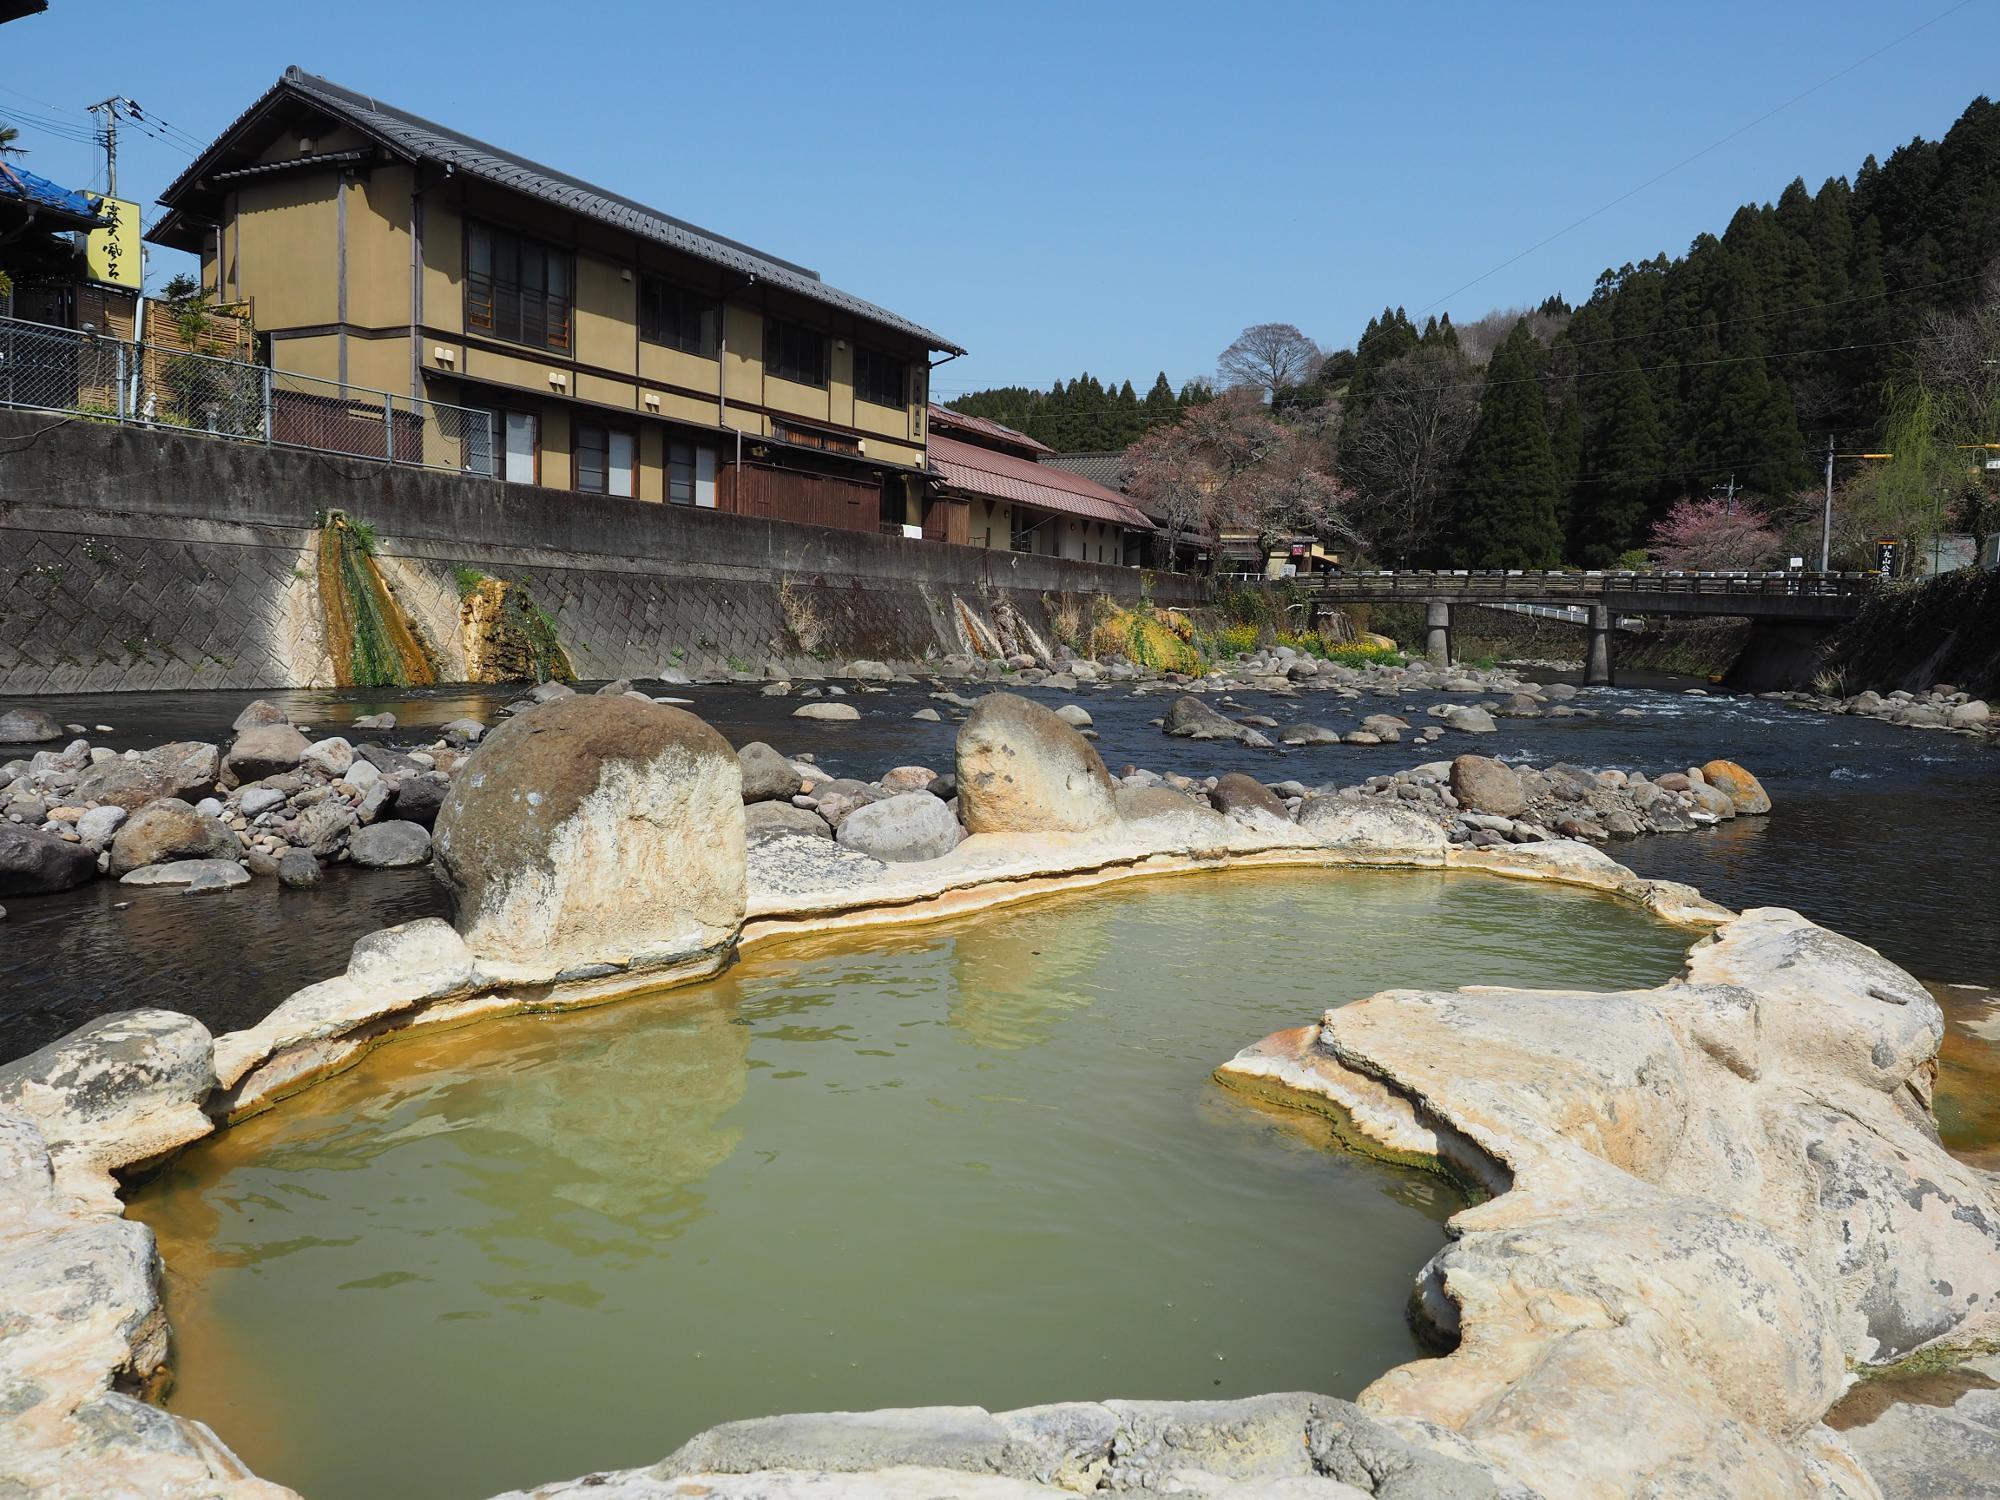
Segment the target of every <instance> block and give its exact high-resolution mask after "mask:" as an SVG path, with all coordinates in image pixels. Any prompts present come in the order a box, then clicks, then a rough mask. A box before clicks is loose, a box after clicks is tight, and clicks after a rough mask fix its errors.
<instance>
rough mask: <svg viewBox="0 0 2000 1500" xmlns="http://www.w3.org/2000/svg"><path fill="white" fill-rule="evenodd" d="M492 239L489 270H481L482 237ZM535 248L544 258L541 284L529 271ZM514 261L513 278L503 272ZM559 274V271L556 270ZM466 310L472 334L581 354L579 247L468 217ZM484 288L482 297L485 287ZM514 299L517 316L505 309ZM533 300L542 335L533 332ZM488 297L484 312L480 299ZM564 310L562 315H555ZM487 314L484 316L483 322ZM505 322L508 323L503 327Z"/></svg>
mask: <svg viewBox="0 0 2000 1500" xmlns="http://www.w3.org/2000/svg"><path fill="white" fill-rule="evenodd" d="M482 236H484V237H485V240H486V256H485V260H486V267H487V268H486V269H485V270H484V271H478V270H475V269H474V265H475V263H476V261H477V259H478V256H477V254H476V250H477V246H478V244H479V241H480V238H481V237H482ZM529 251H533V252H535V253H536V254H537V255H538V256H539V258H540V264H539V267H538V271H537V277H538V280H539V283H540V284H539V285H538V286H530V285H529V284H528V278H527V276H526V274H525V272H524V271H523V267H524V266H525V265H526V263H527V260H526V252H529ZM509 262H511V265H512V268H513V269H512V273H511V279H509V278H506V277H503V276H502V275H501V268H502V266H503V264H504V263H509ZM552 273H555V274H552ZM558 279H560V281H561V282H562V288H563V289H562V291H561V292H560V293H557V292H552V291H551V290H550V284H551V283H552V282H553V281H555V280H558ZM462 280H463V297H462V308H461V310H462V312H463V315H464V321H465V331H466V333H467V335H468V336H473V337H485V338H491V339H496V340H498V341H499V342H501V343H504V344H516V345H519V346H520V347H521V348H524V349H540V350H543V351H544V352H546V353H551V354H564V355H568V356H570V357H571V358H574V357H575V355H576V255H575V253H574V252H573V251H571V250H569V249H566V248H565V247H563V246H561V245H557V244H555V243H553V242H551V241H549V240H544V239H539V238H537V237H536V236H534V235H531V234H523V233H522V232H521V231H520V230H518V229H509V228H508V227H507V226H506V225H504V224H495V223H493V222H491V221H489V220H486V219H467V220H466V222H465V262H464V275H463V278H462ZM482 286H483V287H484V289H485V290H484V295H483V298H482V295H481V292H480V288H481V287H482ZM510 296H511V299H512V311H513V318H512V321H511V322H507V321H506V320H504V319H503V316H502V312H503V309H504V308H506V307H507V305H508V302H507V299H508V297H510ZM531 299H533V300H534V301H536V302H538V303H539V309H540V313H541V319H540V324H541V335H542V336H541V338H540V339H539V340H537V339H534V338H530V337H529V319H528V312H529V308H530V305H531ZM482 301H483V304H484V310H483V314H482V312H481V311H480V304H481V302H482ZM556 311H559V312H560V314H561V316H560V317H555V316H552V315H551V314H552V312H556ZM482 317H483V321H482ZM503 324H504V326H503Z"/></svg>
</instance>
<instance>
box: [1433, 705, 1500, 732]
mask: <svg viewBox="0 0 2000 1500" xmlns="http://www.w3.org/2000/svg"><path fill="white" fill-rule="evenodd" d="M1438 717H1439V718H1441V719H1443V720H1444V721H1445V723H1446V724H1448V725H1449V726H1450V727H1451V728H1453V729H1456V730H1458V731H1459V732H1460V733H1461V734H1493V733H1495V732H1496V731H1497V730H1498V729H1499V727H1500V726H1499V725H1497V724H1495V723H1494V722H1493V715H1491V714H1489V713H1488V712H1487V711H1486V710H1485V709H1483V708H1481V707H1479V706H1478V705H1477V704H1474V703H1454V704H1453V705H1452V706H1451V707H1450V708H1447V709H1446V710H1445V711H1444V712H1443V713H1441V714H1439V715H1438Z"/></svg>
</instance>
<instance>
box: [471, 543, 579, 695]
mask: <svg viewBox="0 0 2000 1500" xmlns="http://www.w3.org/2000/svg"><path fill="white" fill-rule="evenodd" d="M456 576H457V579H458V629H459V638H460V641H461V643H462V645H463V646H464V649H465V676H466V680H467V681H468V682H549V681H555V682H574V681H576V669H575V667H573V666H572V665H571V664H570V659H569V653H568V652H567V651H566V650H564V649H563V644H562V640H561V638H560V637H559V636H558V635H557V633H556V622H555V618H554V616H552V615H550V614H549V612H548V611H547V610H545V609H543V608H542V607H541V605H540V604H538V603H537V602H536V600H535V597H534V594H533V593H532V592H531V591H530V589H529V587H528V585H527V584H526V583H523V582H511V583H510V582H509V581H508V580H506V579H504V578H490V577H488V576H486V575H485V574H483V573H480V572H479V571H478V570H477V569H473V568H459V569H457V570H456Z"/></svg>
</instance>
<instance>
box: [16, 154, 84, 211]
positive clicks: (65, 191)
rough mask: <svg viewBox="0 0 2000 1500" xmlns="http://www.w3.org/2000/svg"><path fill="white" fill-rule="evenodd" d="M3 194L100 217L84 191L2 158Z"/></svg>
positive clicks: (44, 206) (61, 209)
mask: <svg viewBox="0 0 2000 1500" xmlns="http://www.w3.org/2000/svg"><path fill="white" fill-rule="evenodd" d="M0 198H20V199H25V200H26V201H27V202H29V203H34V204H38V205H40V206H41V207H43V208H53V209H59V210H60V211H61V212H63V213H66V214H76V215H77V216H79V217H81V218H85V219H94V218H96V217H97V208H96V206H95V205H94V204H92V203H91V201H90V200H89V199H88V198H86V197H84V195H83V194H82V193H78V192H73V191H72V190H71V189H69V188H66V187H58V186H56V184H55V183H53V182H50V181H49V180H48V178H46V177H37V176H36V175H35V174H34V173H33V172H28V171H24V170H22V169H21V168H20V167H17V166H15V165H14V164H13V163H11V162H6V161H0Z"/></svg>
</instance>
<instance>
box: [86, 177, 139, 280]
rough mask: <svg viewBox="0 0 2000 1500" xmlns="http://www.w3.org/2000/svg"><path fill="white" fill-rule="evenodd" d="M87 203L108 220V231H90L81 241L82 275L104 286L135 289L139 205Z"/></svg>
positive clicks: (106, 201) (117, 201) (103, 201)
mask: <svg viewBox="0 0 2000 1500" xmlns="http://www.w3.org/2000/svg"><path fill="white" fill-rule="evenodd" d="M90 201H91V203H92V204H93V205H94V206H95V207H96V209H97V211H98V212H99V213H101V214H103V215H104V217H105V218H107V219H109V220H110V221H111V227H110V228H108V229H93V230H91V231H90V233H89V235H88V237H87V238H86V239H85V241H84V251H83V254H84V265H85V271H84V274H85V275H86V276H88V277H89V278H90V279H91V280H92V281H101V282H103V283H104V284H105V285H106V286H123V287H130V288H131V289H132V290H133V291H135V292H136V291H137V290H139V283H140V280H141V273H140V266H139V205H138V204H136V203H128V202H127V201H126V200H125V199H123V198H99V197H96V196H93V197H92V198H91V200H90Z"/></svg>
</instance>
